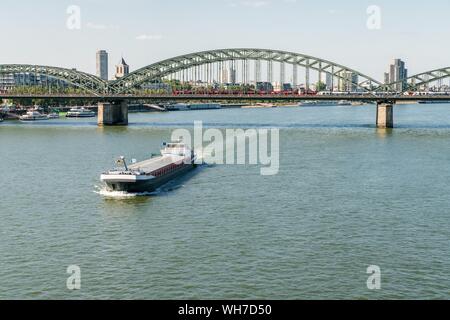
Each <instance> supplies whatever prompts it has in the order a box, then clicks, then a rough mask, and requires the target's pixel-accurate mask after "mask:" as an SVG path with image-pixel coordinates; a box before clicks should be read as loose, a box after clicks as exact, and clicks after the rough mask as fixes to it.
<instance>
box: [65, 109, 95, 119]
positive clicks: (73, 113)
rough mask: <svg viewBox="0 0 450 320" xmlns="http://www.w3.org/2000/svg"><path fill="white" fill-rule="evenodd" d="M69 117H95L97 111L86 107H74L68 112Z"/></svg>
mask: <svg viewBox="0 0 450 320" xmlns="http://www.w3.org/2000/svg"><path fill="white" fill-rule="evenodd" d="M66 117H67V118H94V117H95V112H94V111H92V110H89V109H86V108H84V107H81V108H72V109H70V111H69V112H67V113H66Z"/></svg>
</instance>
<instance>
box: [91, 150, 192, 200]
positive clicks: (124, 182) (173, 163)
mask: <svg viewBox="0 0 450 320" xmlns="http://www.w3.org/2000/svg"><path fill="white" fill-rule="evenodd" d="M195 161H196V155H195V153H194V151H193V150H191V149H190V148H188V147H187V146H186V145H185V144H183V143H181V142H171V143H164V144H163V148H162V149H161V155H160V156H158V157H155V158H150V159H148V160H145V161H142V162H135V161H133V163H132V164H131V165H127V163H126V160H125V157H120V159H119V160H118V161H117V164H118V165H121V167H120V168H115V169H112V170H110V171H107V172H105V173H103V174H102V175H101V176H100V180H101V181H102V182H104V183H105V184H106V187H107V189H108V191H122V192H131V193H139V192H152V191H155V190H156V189H158V188H159V187H160V186H162V185H163V184H165V183H167V182H169V181H170V180H172V179H174V178H176V177H178V176H180V175H182V174H184V173H186V172H187V171H189V170H192V169H193V168H194V167H195Z"/></svg>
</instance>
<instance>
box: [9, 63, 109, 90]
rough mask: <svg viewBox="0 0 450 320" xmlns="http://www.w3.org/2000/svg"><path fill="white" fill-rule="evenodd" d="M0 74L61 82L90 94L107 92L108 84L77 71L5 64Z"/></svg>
mask: <svg viewBox="0 0 450 320" xmlns="http://www.w3.org/2000/svg"><path fill="white" fill-rule="evenodd" d="M0 74H2V75H7V74H34V75H35V76H37V75H40V76H46V77H49V78H54V79H59V80H62V81H64V82H66V83H68V84H70V85H73V86H75V87H78V88H81V89H83V90H86V91H88V92H91V93H95V94H103V93H107V91H108V82H107V81H104V80H102V79H100V78H98V77H96V76H94V75H91V74H88V73H84V72H80V71H77V70H75V69H64V68H58V67H49V66H36V65H22V64H5V65H0Z"/></svg>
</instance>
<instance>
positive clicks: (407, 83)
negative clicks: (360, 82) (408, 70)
mask: <svg viewBox="0 0 450 320" xmlns="http://www.w3.org/2000/svg"><path fill="white" fill-rule="evenodd" d="M446 78H450V67H447V68H440V69H435V70H430V71H426V72H422V73H419V74H416V75H413V76H411V77H408V78H407V79H405V80H400V81H397V82H393V83H390V84H388V85H383V86H381V87H379V88H380V89H382V90H385V91H388V90H390V91H392V90H393V91H396V90H395V88H397V87H398V86H399V85H401V84H402V88H401V89H402V90H401V91H403V92H407V91H418V90H419V89H420V88H422V89H423V88H424V87H428V85H429V84H430V83H433V82H436V81H441V80H444V79H446Z"/></svg>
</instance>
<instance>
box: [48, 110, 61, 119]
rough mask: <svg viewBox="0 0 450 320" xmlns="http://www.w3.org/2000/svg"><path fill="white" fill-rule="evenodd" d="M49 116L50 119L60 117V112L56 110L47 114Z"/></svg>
mask: <svg viewBox="0 0 450 320" xmlns="http://www.w3.org/2000/svg"><path fill="white" fill-rule="evenodd" d="M47 118H49V119H59V113H56V112H52V113H49V114H48V115H47Z"/></svg>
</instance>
